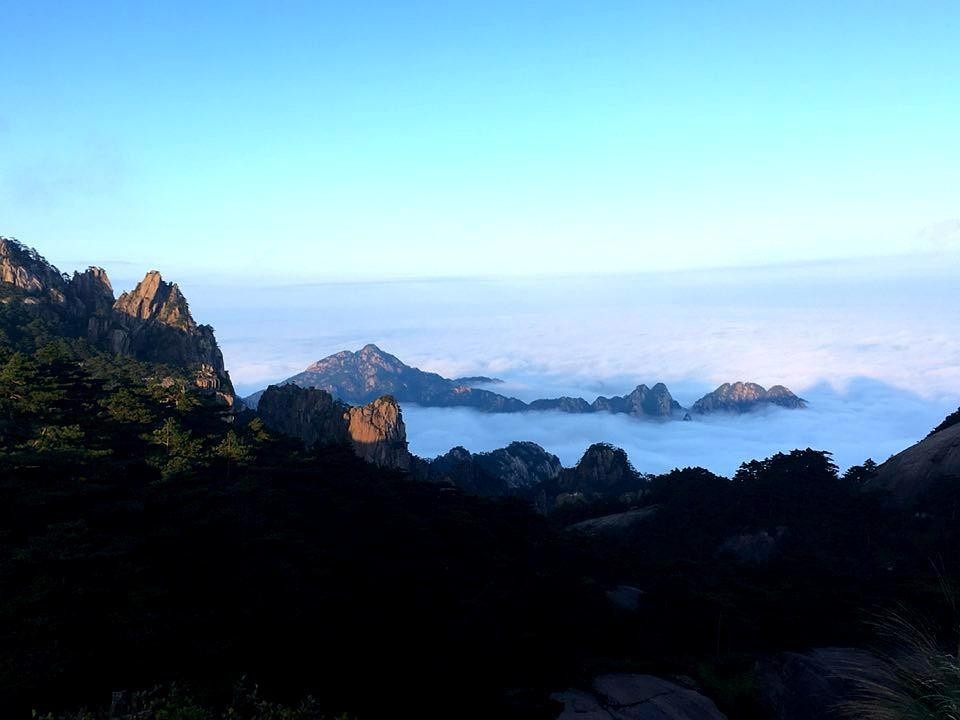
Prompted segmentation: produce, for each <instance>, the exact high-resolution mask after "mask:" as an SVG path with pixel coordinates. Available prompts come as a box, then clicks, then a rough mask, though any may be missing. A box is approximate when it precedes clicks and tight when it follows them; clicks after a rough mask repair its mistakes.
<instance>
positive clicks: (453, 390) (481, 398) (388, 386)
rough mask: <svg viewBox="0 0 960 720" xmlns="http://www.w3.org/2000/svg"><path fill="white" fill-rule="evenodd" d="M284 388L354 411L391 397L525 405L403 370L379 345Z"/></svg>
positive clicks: (500, 408)
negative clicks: (312, 392) (307, 391)
mask: <svg viewBox="0 0 960 720" xmlns="http://www.w3.org/2000/svg"><path fill="white" fill-rule="evenodd" d="M281 384H282V385H287V384H292V385H299V386H300V387H312V388H318V389H320V390H326V391H327V392H329V393H330V394H331V395H333V396H334V397H336V398H337V399H338V400H342V401H344V402H346V403H350V404H352V405H363V404H366V403H368V402H371V401H372V400H374V399H376V398H378V397H381V396H383V395H391V396H393V397H394V398H396V399H397V401H398V402H401V403H404V402H410V403H417V404H418V405H425V406H430V407H472V408H476V409H478V410H482V411H484V412H516V411H518V410H523V409H526V404H525V403H523V402H521V401H520V400H517V399H516V398H508V397H505V396H503V395H498V394H497V393H493V392H490V391H488V390H481V389H477V388H472V387H470V386H469V385H468V384H467V383H464V382H457V381H454V380H450V379H448V378H444V377H441V376H440V375H437V374H436V373H428V372H424V371H423V370H418V369H417V368H414V367H410V366H409V365H405V364H404V363H402V362H401V361H400V360H399V359H398V358H396V357H394V356H393V355H390V354H389V353H386V352H384V351H383V350H381V349H380V348H378V347H377V346H376V345H365V346H364V347H363V348H361V349H360V350H359V351H358V352H350V351H346V350H345V351H343V352H338V353H336V354H335V355H331V356H330V357H327V358H324V359H323V360H318V361H317V362H315V363H313V364H312V365H310V366H309V367H308V368H307V369H306V370H304V371H303V372H302V373H299V374H298V375H294V376H293V377H291V378H288V379H287V380H284V381H283V383H281ZM261 394H262V391H261V392H258V393H254V394H253V395H251V396H249V397H248V398H245V400H244V402H245V403H246V404H247V405H248V406H250V407H256V405H257V403H258V402H259V400H260V395H261Z"/></svg>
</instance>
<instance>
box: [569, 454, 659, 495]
mask: <svg viewBox="0 0 960 720" xmlns="http://www.w3.org/2000/svg"><path fill="white" fill-rule="evenodd" d="M640 478H641V476H640V474H639V473H638V472H637V471H636V470H634V468H633V465H631V464H630V460H629V458H628V457H627V453H626V452H625V451H624V450H623V449H621V448H618V447H614V446H613V445H609V444H607V443H595V444H593V445H591V446H590V447H588V448H587V450H586V452H584V454H583V457H582V458H580V462H578V463H577V464H576V466H574V467H572V468H569V469H567V470H564V471H563V473H562V475H561V482H560V486H561V488H562V489H563V490H564V491H566V492H585V493H595V492H599V491H605V490H607V489H609V488H614V487H625V486H628V485H634V484H637V483H638V482H639V481H640Z"/></svg>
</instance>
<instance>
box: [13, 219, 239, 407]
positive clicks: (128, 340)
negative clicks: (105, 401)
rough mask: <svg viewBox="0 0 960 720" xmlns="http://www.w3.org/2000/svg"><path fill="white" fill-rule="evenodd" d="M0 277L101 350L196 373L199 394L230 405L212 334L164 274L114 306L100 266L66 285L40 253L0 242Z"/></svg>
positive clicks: (149, 277)
mask: <svg viewBox="0 0 960 720" xmlns="http://www.w3.org/2000/svg"><path fill="white" fill-rule="evenodd" d="M0 279H2V281H3V283H6V284H8V285H10V286H12V287H14V288H16V289H17V290H18V291H19V294H18V296H17V299H18V300H20V301H22V302H25V303H27V304H33V305H37V304H44V306H45V307H47V308H49V309H50V311H51V312H56V313H59V316H61V317H64V318H66V319H67V320H68V321H69V324H70V327H72V328H75V332H76V334H77V335H79V336H85V337H86V338H87V340H88V341H89V342H90V343H91V344H93V345H94V346H96V347H98V348H99V349H101V350H105V351H107V352H112V353H114V354H117V355H126V356H130V357H134V358H136V359H138V360H142V361H145V362H159V363H165V364H167V365H172V366H174V367H178V368H183V369H185V370H188V371H191V372H193V373H194V376H195V380H196V385H197V387H198V388H200V389H201V390H203V391H204V392H206V393H209V394H210V395H211V396H213V397H215V398H216V399H217V400H218V401H219V402H220V403H221V404H222V405H223V406H225V407H227V408H230V407H232V406H233V404H234V402H235V393H234V390H233V384H232V383H231V382H230V375H229V374H228V373H227V371H226V369H225V367H224V363H223V355H222V353H221V352H220V348H219V346H218V345H217V341H216V338H215V337H214V334H213V328H211V327H210V326H209V325H197V323H196V322H194V320H193V317H192V316H191V314H190V307H189V305H188V304H187V300H186V298H185V297H184V296H183V294H182V293H181V292H180V288H179V287H177V285H176V284H171V283H167V282H164V280H163V278H162V277H161V276H160V273H159V272H157V271H155V270H153V271H151V272H149V273H147V275H146V276H145V277H144V279H143V280H142V281H141V282H140V283H138V284H137V287H136V288H135V289H134V290H132V291H130V292H125V293H123V294H122V295H121V296H120V297H119V299H117V300H116V301H114V295H113V287H112V285H111V284H110V279H109V278H108V277H107V273H106V271H105V270H103V269H102V268H97V267H90V268H88V269H87V270H85V271H84V272H82V273H81V272H75V273H74V274H73V277H71V278H69V279H68V278H67V277H66V276H65V275H63V274H62V273H61V272H60V271H59V270H57V269H56V268H55V267H54V266H53V265H51V264H50V263H48V262H47V261H46V260H45V259H44V258H43V257H42V256H41V255H39V254H38V253H37V252H36V251H34V250H31V249H29V248H26V247H25V246H24V245H22V244H21V243H19V242H17V241H15V240H10V239H8V238H0Z"/></svg>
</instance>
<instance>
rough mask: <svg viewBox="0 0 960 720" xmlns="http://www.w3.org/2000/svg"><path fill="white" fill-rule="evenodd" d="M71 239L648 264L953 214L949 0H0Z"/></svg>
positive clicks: (14, 85)
mask: <svg viewBox="0 0 960 720" xmlns="http://www.w3.org/2000/svg"><path fill="white" fill-rule="evenodd" d="M0 17H2V18H3V19H2V37H3V47H4V51H3V54H4V58H3V61H2V63H0V92H2V98H3V102H2V104H0V233H2V234H6V235H14V236H17V237H19V238H20V239H21V240H23V241H25V242H27V243H28V244H32V245H36V246H37V247H38V248H40V249H41V251H43V252H44V253H45V254H46V255H47V256H48V257H50V258H51V259H52V260H54V261H56V262H58V263H59V264H60V265H61V266H63V267H64V269H69V268H72V267H74V266H76V265H82V264H87V263H98V264H103V265H105V266H107V267H108V269H110V268H111V267H112V266H113V265H119V264H120V263H121V261H124V262H130V263H133V264H135V265H137V266H140V267H144V266H156V267H160V268H161V269H164V271H165V273H166V274H171V273H187V274H189V273H194V274H213V273H215V274H218V275H223V276H227V277H239V276H250V275H251V274H255V275H256V276H258V277H264V278H273V277H275V278H292V277H296V278H321V277H358V276H359V277H393V276H450V275H474V274H477V275H485V274H491V273H508V274H527V273H570V272H581V271H587V272H600V273H603V272H614V271H617V272H619V271H634V270H668V269H687V268H697V267H715V266H734V265H754V264H769V263H788V262H797V261H807V260H813V259H830V258H841V257H842V258H846V257H860V256H868V255H887V254H897V253H908V252H910V253H917V252H924V251H927V250H932V249H944V248H946V249H950V248H954V247H955V246H956V245H957V244H958V242H960V221H958V218H960V200H958V198H960V195H958V193H957V188H960V132H958V128H960V90H958V88H960V52H958V51H957V38H958V37H960V4H958V3H956V2H946V1H945V2H923V1H918V0H913V1H912V2H890V1H883V0H874V1H872V2H804V3H793V2H790V3H786V2H784V3H773V2H732V1H731V2H639V1H636V0H635V1H633V2H598V3H587V2H560V1H558V0H553V1H551V2H536V1H534V2H516V0H514V1H512V2H497V1H488V2H482V3H457V2H449V1H447V2H355V3H354V2H351V3H324V2H310V3H297V2H277V3H243V2H231V3H223V4H220V5H219V6H218V5H217V4H215V3H186V2H184V3H177V2H162V3H149V2H138V3H129V2H115V3H114V2H95V3H89V2H72V3H70V2H56V3H48V2H43V1H40V0H33V1H31V2H29V3H24V2H10V0H0Z"/></svg>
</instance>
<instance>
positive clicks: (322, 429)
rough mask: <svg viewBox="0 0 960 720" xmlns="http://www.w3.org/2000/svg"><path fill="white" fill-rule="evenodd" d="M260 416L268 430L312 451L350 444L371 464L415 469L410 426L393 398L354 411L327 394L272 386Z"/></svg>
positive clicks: (284, 386) (356, 408) (267, 392)
mask: <svg viewBox="0 0 960 720" xmlns="http://www.w3.org/2000/svg"><path fill="white" fill-rule="evenodd" d="M257 412H258V414H259V415H260V417H261V419H262V420H263V422H264V424H266V425H267V427H269V428H271V429H273V430H276V431H278V432H282V433H284V434H285V435H289V436H290V437H295V438H298V439H300V440H301V441H303V443H304V445H306V446H307V447H308V448H312V447H316V446H323V445H340V444H349V445H350V446H351V447H352V448H353V451H354V453H355V454H356V455H357V456H358V457H360V458H362V459H364V460H366V461H367V462H371V463H374V464H376V465H380V466H383V467H390V468H397V469H402V470H408V469H410V467H411V464H412V461H413V459H412V456H411V455H410V451H409V450H408V449H407V430H406V426H405V425H404V424H403V415H402V414H401V412H400V406H399V405H398V404H397V402H396V400H394V399H393V398H392V397H389V396H385V397H382V398H377V399H376V400H374V401H373V402H371V403H369V404H367V405H363V406H360V407H351V406H349V405H347V404H345V403H342V402H340V401H339V400H335V399H334V398H333V396H332V395H330V393H328V392H326V391H325V390H317V389H315V388H301V387H298V386H296V385H271V386H270V387H268V388H267V389H266V390H265V391H264V393H263V397H262V398H260V405H259V407H258V409H257Z"/></svg>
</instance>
